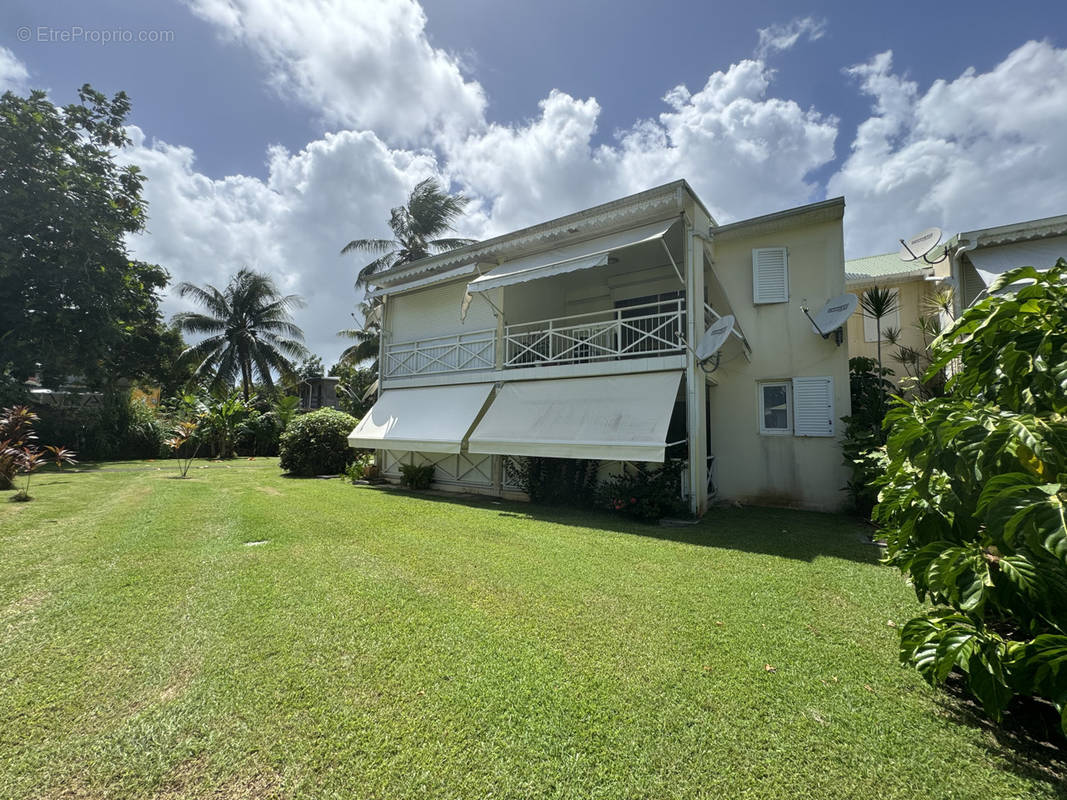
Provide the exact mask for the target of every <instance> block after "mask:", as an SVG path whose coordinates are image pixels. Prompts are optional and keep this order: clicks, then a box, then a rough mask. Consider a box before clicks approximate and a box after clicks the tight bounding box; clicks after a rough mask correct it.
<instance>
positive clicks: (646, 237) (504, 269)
mask: <svg viewBox="0 0 1067 800" xmlns="http://www.w3.org/2000/svg"><path fill="white" fill-rule="evenodd" d="M677 221H678V218H677V217H673V218H671V219H668V220H664V221H663V222H654V223H651V224H649V225H642V226H641V227H639V228H631V229H630V230H627V231H621V232H619V233H613V234H611V235H609V236H601V237H599V238H596V239H590V240H589V241H587V242H581V243H579V244H572V245H567V246H565V247H558V248H556V249H554V250H548V251H546V252H543V253H537V254H535V255H531V256H524V257H522V258H516V259H514V260H513V261H505V262H504V263H503V264H501V265H500V266H498V267H496V268H494V269H492V270H490V271H489V272H487V273H485V274H484V275H482V276H481V277H478V278H476V279H475V280H473V281H471V282H470V285H469V286H468V287H467V291H469V292H485V291H488V290H489V289H496V288H499V287H501V286H512V285H514V284H516V283H525V282H527V281H533V280H538V279H540V278H550V277H552V276H553V275H563V274H565V273H567V272H576V271H578V270H582V269H591V268H592V267H602V266H604V265H605V264H607V263H608V258H609V256H610V255H611V254H612V253H614V252H618V251H619V250H623V249H625V248H627V247H633V246H634V245H638V244H643V243H645V242H651V241H655V240H656V239H659V238H662V237H663V236H664V235H665V234H666V233H667V231H668V230H670V229H671V226H673V225H674V224H675V223H676V222H677Z"/></svg>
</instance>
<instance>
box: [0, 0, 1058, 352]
mask: <svg viewBox="0 0 1067 800" xmlns="http://www.w3.org/2000/svg"><path fill="white" fill-rule="evenodd" d="M6 6H7V8H6V13H5V15H4V22H3V24H2V25H0V48H3V49H0V87H2V86H4V85H6V86H10V87H11V88H14V89H16V90H19V91H25V90H26V89H27V88H28V87H36V88H45V89H48V90H49V92H50V93H51V96H52V97H53V98H54V99H55V100H56V101H58V102H67V101H69V100H71V99H73V97H74V91H75V89H76V87H77V86H79V85H81V84H82V83H84V82H86V81H88V82H90V83H92V84H93V85H94V86H95V87H96V88H98V89H100V90H103V91H107V92H114V91H117V90H119V89H123V90H125V91H126V92H127V93H129V94H130V96H131V98H132V101H133V113H132V117H131V122H132V123H133V125H135V126H136V128H135V129H132V130H131V133H132V135H133V137H134V141H135V146H134V147H133V148H131V149H130V150H129V152H128V153H127V154H126V156H125V157H126V158H128V159H129V160H131V161H133V162H134V163H138V164H139V165H141V166H142V168H143V169H144V171H145V173H146V175H147V176H148V178H149V183H148V189H147V195H148V199H149V201H150V203H151V215H152V216H151V221H150V224H149V231H148V233H147V234H146V235H144V236H141V237H137V239H136V240H135V241H133V242H131V244H132V246H133V248H134V250H135V252H136V253H137V254H138V255H139V256H140V257H143V258H148V259H151V260H155V261H158V262H159V263H162V264H163V265H164V266H166V267H168V269H170V270H171V272H172V274H173V275H174V277H175V279H177V280H193V281H196V282H204V281H211V282H217V283H221V282H224V281H225V278H226V275H227V274H229V273H231V272H233V271H234V270H236V269H237V268H238V267H240V266H242V265H244V264H250V265H252V266H256V267H258V268H260V269H264V270H267V271H271V272H273V273H274V274H275V275H276V276H277V277H278V279H279V281H280V282H282V284H283V285H284V286H286V287H287V288H289V289H290V290H292V291H299V292H300V293H301V294H304V295H305V296H306V297H307V298H308V300H309V307H308V311H306V312H305V317H304V319H302V320H301V322H302V324H303V325H304V327H305V328H306V329H307V331H308V334H309V340H310V343H311V345H312V347H313V348H315V349H316V350H317V351H318V352H320V353H321V354H322V355H323V356H324V357H326V358H327V360H329V359H330V358H332V357H333V356H335V355H336V353H337V352H338V350H339V349H340V347H341V346H342V345H341V343H340V342H339V340H337V339H336V338H335V337H334V336H333V333H334V331H336V330H337V329H338V328H341V327H345V326H346V325H347V323H348V318H347V314H348V312H349V310H350V309H351V307H352V306H353V305H354V303H355V301H356V299H357V298H356V296H355V293H354V292H353V290H352V286H351V283H352V278H353V277H354V274H355V272H356V270H357V268H358V266H359V264H358V263H354V262H353V261H352V260H351V259H348V260H342V259H340V258H339V257H338V255H337V251H338V250H339V249H340V247H341V245H343V244H344V242H345V241H347V240H348V239H349V238H352V237H353V236H356V235H372V236H376V235H381V234H384V233H386V229H385V221H386V219H387V218H388V209H389V207H390V206H392V205H396V204H397V203H399V202H401V201H402V199H403V197H404V195H405V193H406V191H407V190H408V189H410V187H411V185H413V184H414V183H415V182H417V180H419V179H420V178H422V177H425V176H426V175H429V174H434V175H437V176H439V177H441V178H442V179H444V180H446V181H449V182H450V183H451V185H452V186H453V188H455V189H457V190H462V191H464V192H465V193H466V194H468V195H469V196H471V197H472V199H473V202H472V205H471V214H470V216H469V217H468V219H467V220H465V222H464V225H463V231H462V232H463V233H465V234H468V235H473V236H476V237H480V236H486V235H492V234H495V233H500V232H503V231H506V230H509V229H512V228H514V227H518V226H520V225H525V224H532V223H535V222H538V221H541V220H543V219H547V218H550V217H553V216H556V215H558V214H561V213H567V212H569V211H573V210H576V209H578V208H581V207H584V206H587V205H590V204H593V203H596V202H604V201H607V200H610V199H613V198H614V197H617V196H620V195H623V194H627V193H629V192H631V191H639V190H641V189H643V188H648V187H649V186H651V185H655V184H658V183H662V182H664V181H665V180H670V179H673V178H677V177H685V178H687V179H688V180H689V181H690V182H691V183H692V184H693V185H694V187H695V188H696V190H697V192H698V193H699V194H700V195H701V197H702V198H703V199H704V201H705V203H706V204H707V205H708V206H709V207H710V208H711V209H712V210H713V213H715V214H716V215H717V217H718V218H719V219H720V221H728V220H731V219H738V218H742V217H745V216H750V215H753V214H758V213H765V212H769V211H774V210H777V209H780V208H784V207H788V206H791V205H797V204H800V203H803V202H808V201H812V200H818V199H821V198H823V197H825V196H828V195H832V194H842V193H843V194H844V195H845V198H846V203H847V204H848V210H847V211H846V247H847V249H848V255H849V256H858V255H866V254H869V253H873V252H884V251H887V250H890V249H892V246H893V243H894V242H895V239H896V237H898V236H903V235H907V234H908V233H911V232H913V230H918V229H920V228H924V227H926V226H927V225H930V224H937V225H941V226H942V227H945V228H946V229H948V230H959V229H966V228H974V227H979V226H984V225H991V224H1000V223H1006V222H1011V221H1017V220H1019V219H1025V218H1033V217H1038V216H1048V215H1051V214H1058V213H1067V189H1065V188H1064V187H1063V186H1062V185H1060V184H1062V183H1064V181H1062V176H1063V175H1064V174H1067V170H1065V169H1064V168H1065V167H1067V144H1064V140H1067V137H1065V136H1064V135H1063V131H1064V130H1067V51H1065V50H1064V48H1067V11H1064V9H1063V4H1062V2H1060V3H1054V2H1025V3H1016V4H1010V5H1008V4H1003V3H982V2H969V3H956V2H943V3H939V4H928V3H883V4H866V3H855V2H852V3H844V2H810V3H806V4H803V5H801V4H797V3H795V2H794V3H785V2H747V3H734V4H723V3H707V2H703V3H696V2H678V3H657V4H652V3H625V2H611V3H609V2H603V1H602V0H591V1H589V2H582V3H573V2H564V1H563V0H542V1H541V2H538V3H514V2H509V3H500V2H488V0H426V2H424V3H423V4H422V5H421V6H420V5H418V4H417V3H415V2H414V0H393V1H392V2H375V1H374V0H359V2H356V1H355V0H350V1H349V2H341V0H290V2H285V3H283V2H282V1H281V0H189V2H188V3H170V4H164V3H134V2H121V1H120V0H111V1H110V2H97V3H94V4H93V5H92V7H91V8H88V7H87V6H86V4H84V3H78V2H51V3H49V4H41V3H39V2H29V1H28V0H14V2H12V0H8V3H7V4H6ZM78 28H80V29H82V31H83V32H82V33H81V34H77V35H80V36H81V38H83V39H84V38H88V37H90V36H92V35H97V36H103V35H107V34H108V32H112V33H115V32H127V31H128V32H130V34H131V35H132V36H133V37H134V38H135V39H136V37H138V36H140V35H141V32H144V31H165V32H167V33H166V36H167V37H169V38H170V39H171V41H167V42H145V43H140V42H137V41H131V42H110V43H102V42H94V41H62V40H58V41H57V40H55V39H61V38H62V37H63V36H64V35H76V34H75V33H74V32H75V31H76V30H77V29H78ZM26 30H28V31H29V37H28V39H29V40H28V41H22V39H25V38H27V37H26V32H25V31H26ZM761 31H762V34H761ZM89 32H98V33H97V34H91V33H89ZM49 39H53V40H49ZM761 41H762V42H763V45H762V46H761V44H760V43H761ZM680 86H684V87H685V89H684V90H683V89H677V88H676V87H680ZM1005 187H1007V188H1005ZM168 303H169V305H168V310H174V309H176V308H177V305H176V304H175V301H173V300H171V301H168Z"/></svg>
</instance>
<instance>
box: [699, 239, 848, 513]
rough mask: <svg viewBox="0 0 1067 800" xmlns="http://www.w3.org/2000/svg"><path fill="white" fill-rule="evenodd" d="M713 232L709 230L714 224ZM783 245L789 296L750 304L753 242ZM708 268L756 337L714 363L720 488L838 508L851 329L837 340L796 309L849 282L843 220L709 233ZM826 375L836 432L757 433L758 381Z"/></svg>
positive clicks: (758, 499) (777, 501) (722, 493)
mask: <svg viewBox="0 0 1067 800" xmlns="http://www.w3.org/2000/svg"><path fill="white" fill-rule="evenodd" d="M713 233H714V232H713ZM783 246H784V247H786V248H787V249H788V276H789V302H787V303H772V304H763V305H759V306H756V305H753V303H752V250H753V248H758V247H783ZM710 255H711V257H712V259H713V262H714V270H715V273H716V275H717V276H718V279H719V280H720V281H721V283H722V285H723V288H724V289H725V292H726V294H727V296H728V297H729V299H730V302H731V305H732V308H733V313H734V315H735V316H736V317H737V319H738V321H739V322H740V324H741V326H742V327H743V329H744V332H745V335H746V337H747V338H748V340H749V342H750V343H751V345H752V360H751V363H750V362H749V361H747V360H746V359H745V358H744V356H742V355H736V356H734V357H732V358H729V359H726V358H724V359H723V361H722V362H721V363H720V366H719V368H718V369H717V370H716V371H715V372H714V373H713V378H714V380H715V381H717V385H716V386H713V387H712V388H711V390H710V393H709V394H710V396H709V404H710V412H709V414H710V420H711V453H712V454H713V455H714V456H715V466H714V473H713V474H714V479H715V483H716V486H717V489H718V497H719V498H720V499H726V500H732V499H736V500H741V501H743V502H752V503H763V504H774V505H790V506H799V507H805V508H816V509H825V510H831V509H838V508H841V507H842V505H843V504H844V501H845V493H844V492H843V491H842V487H843V486H844V485H845V482H846V480H847V479H848V471H847V469H846V468H845V467H844V465H843V463H842V461H843V459H842V455H841V446H840V437H841V434H842V433H843V431H844V423H842V422H841V421H840V418H841V417H843V416H845V415H847V414H848V413H849V411H850V408H851V405H850V398H849V384H848V336H847V332H846V340H845V342H844V343H843V344H841V345H840V346H838V345H836V344H835V343H834V338H833V337H832V336H831V337H830V338H829V339H823V338H822V337H821V336H819V335H817V334H816V333H815V332H814V331H813V330H812V326H811V323H810V322H809V321H808V320H807V318H806V317H805V316H804V314H803V312H802V311H801V308H800V307H801V304H802V303H803V304H806V305H807V306H808V307H809V308H813V309H818V308H819V307H821V306H822V304H823V303H824V302H825V301H826V300H828V299H830V298H831V297H834V296H835V295H839V294H841V293H842V292H844V290H845V275H844V245H843V240H842V227H841V221H840V220H836V221H831V222H823V223H818V224H814V225H813V224H806V225H803V226H795V227H788V228H781V229H779V230H777V231H774V232H772V233H766V234H751V233H745V232H742V231H735V232H733V233H729V234H725V235H723V236H721V237H715V238H714V243H713V245H712V247H711V253H710ZM805 376H813V377H814V376H829V377H831V378H832V379H833V387H834V418H835V427H834V431H835V435H834V436H833V437H799V436H794V435H793V434H792V433H789V434H787V435H764V434H761V433H760V425H759V406H758V396H757V386H758V384H759V383H760V382H761V381H772V380H789V379H792V378H794V377H805Z"/></svg>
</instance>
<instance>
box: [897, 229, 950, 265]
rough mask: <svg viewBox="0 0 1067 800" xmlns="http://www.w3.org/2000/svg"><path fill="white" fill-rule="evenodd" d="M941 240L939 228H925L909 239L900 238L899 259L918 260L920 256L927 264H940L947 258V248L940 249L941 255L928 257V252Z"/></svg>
mask: <svg viewBox="0 0 1067 800" xmlns="http://www.w3.org/2000/svg"><path fill="white" fill-rule="evenodd" d="M940 241H941V229H940V228H927V229H926V230H925V231H923V232H922V233H917V234H915V235H914V236H912V237H911V238H910V239H908V240H907V241H905V240H904V239H901V240H900V260H901V261H918V260H919V259H920V258H921V259H922V260H923V261H924V262H926V263H927V264H940V263H941V262H942V261H944V260H945V259H946V258H948V248H943V249H942V250H941V257H940V258H935V259H933V260H931V259H930V253H931V252H933V249H934V248H935V247H937V243H938V242H940Z"/></svg>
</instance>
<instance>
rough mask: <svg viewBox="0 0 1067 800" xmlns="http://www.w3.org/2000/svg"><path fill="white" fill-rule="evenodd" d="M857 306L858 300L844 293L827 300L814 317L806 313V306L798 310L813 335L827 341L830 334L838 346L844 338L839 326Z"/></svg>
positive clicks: (852, 295)
mask: <svg viewBox="0 0 1067 800" xmlns="http://www.w3.org/2000/svg"><path fill="white" fill-rule="evenodd" d="M859 304H860V299H859V298H858V297H856V295H854V294H851V293H849V292H846V293H845V294H842V295H838V296H837V297H832V298H830V299H829V300H827V301H826V303H825V305H823V307H822V308H821V309H819V311H818V312H817V313H816V314H815V316H814V317H813V316H812V315H811V314H809V313H808V309H807V307H806V306H801V307H800V310H801V311H803V312H804V316H805V317H807V318H808V321H809V322H810V323H811V327H812V330H813V331H815V333H817V334H819V336H821V337H822V338H824V339H829V338H830V334H831V333H832V334H834V335H835V336H834V340H835V341H836V343H837V344H839V345H840V344H841V342H842V341H844V338H845V337H844V334H843V333H842V332H841V326H842V325H844V324H845V323H846V322H847V321H848V318H849V317H851V316H852V313H853V312H854V311H855V310H856V308H857V307H858V306H859Z"/></svg>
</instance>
